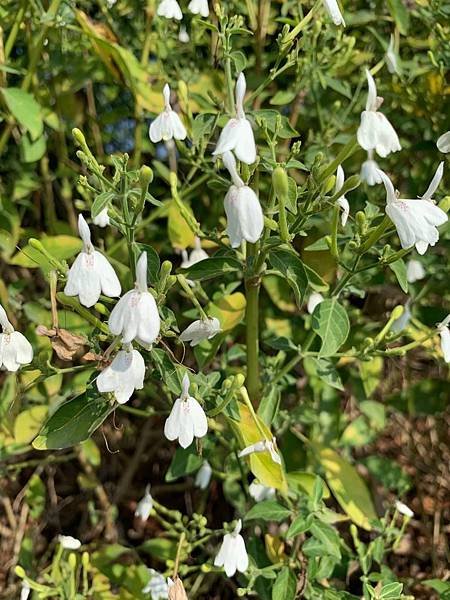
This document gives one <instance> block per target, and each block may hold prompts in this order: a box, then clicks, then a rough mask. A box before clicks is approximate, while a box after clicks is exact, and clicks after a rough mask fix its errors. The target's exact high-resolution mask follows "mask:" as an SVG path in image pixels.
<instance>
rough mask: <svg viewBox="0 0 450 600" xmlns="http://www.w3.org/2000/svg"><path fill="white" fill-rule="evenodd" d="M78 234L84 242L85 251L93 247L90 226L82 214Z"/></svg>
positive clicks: (79, 216)
mask: <svg viewBox="0 0 450 600" xmlns="http://www.w3.org/2000/svg"><path fill="white" fill-rule="evenodd" d="M78 233H79V234H80V238H81V239H82V240H83V245H84V248H85V251H87V249H88V248H90V247H91V245H92V244H91V231H90V229H89V225H88V224H87V223H86V219H85V218H84V217H83V215H82V214H79V215H78Z"/></svg>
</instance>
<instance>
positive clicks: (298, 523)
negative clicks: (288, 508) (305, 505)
mask: <svg viewBox="0 0 450 600" xmlns="http://www.w3.org/2000/svg"><path fill="white" fill-rule="evenodd" d="M310 521H311V519H308V518H306V517H302V516H300V517H297V518H296V519H294V520H293V521H292V523H291V526H290V527H289V529H288V530H287V533H286V539H290V538H293V537H295V536H296V535H298V534H299V533H305V531H308V530H309V528H310V527H311V523H310Z"/></svg>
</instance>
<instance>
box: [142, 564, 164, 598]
mask: <svg viewBox="0 0 450 600" xmlns="http://www.w3.org/2000/svg"><path fill="white" fill-rule="evenodd" d="M147 571H148V574H149V576H150V579H149V582H148V583H147V585H146V586H145V587H144V588H143V589H142V593H143V594H150V598H151V600H167V598H168V593H169V588H168V585H167V583H166V580H165V578H164V575H161V573H158V571H155V569H147Z"/></svg>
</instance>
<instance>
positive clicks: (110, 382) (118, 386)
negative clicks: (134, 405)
mask: <svg viewBox="0 0 450 600" xmlns="http://www.w3.org/2000/svg"><path fill="white" fill-rule="evenodd" d="M144 376H145V363H144V359H143V358H142V355H141V354H140V352H138V351H137V350H134V349H133V347H132V346H131V345H129V346H127V347H126V348H125V349H124V350H120V351H119V352H118V353H117V354H116V356H115V357H114V360H113V361H112V363H111V364H110V365H109V366H108V367H106V369H104V370H103V371H102V372H101V373H100V375H99V376H98V377H97V389H98V391H99V392H113V393H114V396H115V398H116V400H117V402H118V403H119V404H125V402H128V400H129V399H130V398H131V396H132V394H133V392H134V390H142V388H143V387H144Z"/></svg>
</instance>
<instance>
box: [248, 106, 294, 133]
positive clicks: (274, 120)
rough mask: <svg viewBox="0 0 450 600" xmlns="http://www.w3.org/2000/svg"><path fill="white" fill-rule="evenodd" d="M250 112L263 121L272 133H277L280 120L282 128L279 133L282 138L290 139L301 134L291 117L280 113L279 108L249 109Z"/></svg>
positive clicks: (257, 119)
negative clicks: (291, 121)
mask: <svg viewBox="0 0 450 600" xmlns="http://www.w3.org/2000/svg"><path fill="white" fill-rule="evenodd" d="M249 114H251V115H253V116H254V117H255V119H256V121H257V122H258V121H260V122H263V123H264V124H265V125H266V126H267V129H268V130H269V131H270V132H271V133H275V131H276V130H277V127H278V122H279V123H280V129H279V131H278V135H279V137H280V138H284V139H290V138H292V137H296V136H298V135H299V134H298V131H296V130H295V129H294V128H293V127H292V125H291V124H290V123H289V119H288V118H287V117H285V116H284V115H280V113H279V112H278V111H277V110H273V109H270V108H268V109H267V108H264V109H262V110H254V111H251V112H250V111H249Z"/></svg>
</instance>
